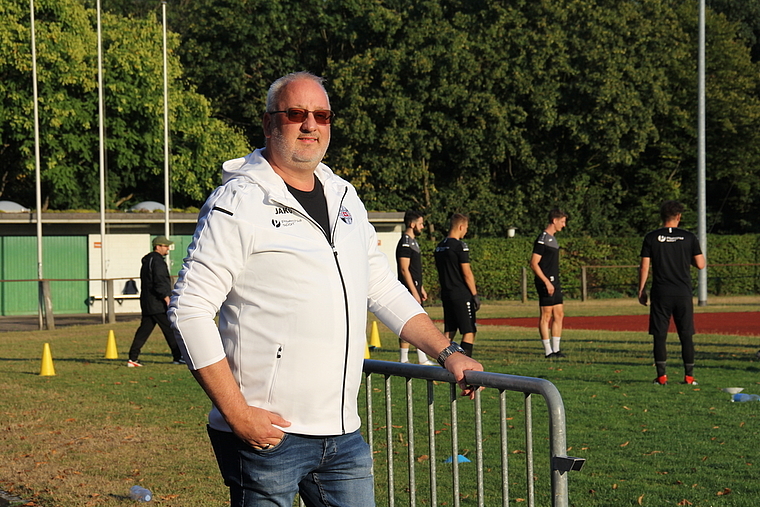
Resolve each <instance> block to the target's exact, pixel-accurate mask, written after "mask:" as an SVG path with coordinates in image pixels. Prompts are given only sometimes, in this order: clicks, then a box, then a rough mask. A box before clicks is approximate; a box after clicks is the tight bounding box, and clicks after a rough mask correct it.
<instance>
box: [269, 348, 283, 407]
mask: <svg viewBox="0 0 760 507" xmlns="http://www.w3.org/2000/svg"><path fill="white" fill-rule="evenodd" d="M281 361H282V344H280V345H278V346H277V353H276V354H275V358H274V368H273V369H272V378H271V379H270V383H269V397H268V399H267V401H268V402H269V403H272V400H274V388H275V386H276V385H277V373H278V372H279V370H280V362H281Z"/></svg>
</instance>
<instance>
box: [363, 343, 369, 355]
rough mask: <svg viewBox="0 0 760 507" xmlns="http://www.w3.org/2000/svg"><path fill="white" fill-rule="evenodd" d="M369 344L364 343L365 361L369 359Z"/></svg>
mask: <svg viewBox="0 0 760 507" xmlns="http://www.w3.org/2000/svg"><path fill="white" fill-rule="evenodd" d="M369 358H370V355H369V344H368V343H367V342H364V359H369Z"/></svg>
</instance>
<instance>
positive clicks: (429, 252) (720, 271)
mask: <svg viewBox="0 0 760 507" xmlns="http://www.w3.org/2000/svg"><path fill="white" fill-rule="evenodd" d="M534 239H535V238H533V237H530V238H529V237H514V238H483V239H477V238H475V239H469V238H467V239H465V242H466V243H467V244H468V245H469V247H470V261H471V263H472V270H473V273H474V274H475V280H476V282H477V285H478V292H479V293H480V295H481V297H483V298H486V299H520V298H521V297H522V269H523V268H526V269H527V270H528V273H527V280H528V297H529V298H530V299H535V298H536V289H535V287H534V285H533V272H532V271H530V268H528V262H529V259H530V256H531V252H532V250H533V241H534ZM557 239H558V241H559V243H560V247H561V251H560V275H561V277H562V287H563V290H564V293H565V295H566V296H567V297H569V298H580V297H581V268H582V267H583V266H594V267H596V266H636V267H619V268H618V267H609V268H601V269H599V268H588V269H587V284H588V285H587V287H588V292H589V295H590V297H595V298H603V297H624V296H634V295H635V294H636V290H637V287H638V269H637V267H638V264H639V253H640V250H641V241H642V238H633V237H630V238H628V237H626V238H587V237H578V238H572V237H564V236H562V235H561V234H560V235H558V236H557ZM419 242H420V248H421V249H422V252H423V256H422V259H423V271H424V284H425V288H426V290H427V292H428V296H429V297H430V299H431V300H437V299H438V298H439V296H438V294H439V290H440V287H439V285H438V273H437V271H436V269H435V261H434V260H433V250H434V248H435V244H436V242H434V241H429V240H425V239H420V240H419ZM707 248H708V252H707V253H708V267H707V269H708V271H707V275H708V284H707V289H708V292H709V293H710V294H714V295H743V294H756V293H758V291H759V289H760V284H759V283H758V281H757V280H758V276H759V275H760V266H741V265H742V264H758V263H760V235H756V234H746V235H742V236H716V235H708V237H707ZM720 264H732V266H720ZM692 279H693V282H694V286H695V294H696V283H697V274H696V269H694V270H693V271H692ZM650 280H651V276H650Z"/></svg>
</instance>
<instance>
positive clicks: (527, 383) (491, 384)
mask: <svg viewBox="0 0 760 507" xmlns="http://www.w3.org/2000/svg"><path fill="white" fill-rule="evenodd" d="M364 373H365V375H366V386H365V387H366V405H367V406H366V408H367V416H366V419H365V423H366V433H365V434H366V435H367V442H368V443H369V445H370V447H371V448H372V450H373V453H375V456H378V455H380V454H381V451H379V450H378V449H376V448H375V438H374V432H375V428H374V414H373V407H374V403H373V397H375V396H377V394H376V390H375V389H374V388H373V386H372V378H373V376H374V375H382V376H383V377H384V391H383V392H384V398H385V430H386V431H385V447H386V449H387V450H386V452H385V456H386V463H387V482H388V488H387V490H388V494H387V496H388V498H387V505H388V506H389V507H395V505H396V496H397V494H396V492H397V491H398V487H397V486H396V484H395V481H396V473H395V463H394V452H393V444H394V437H393V433H394V429H396V428H394V424H393V407H394V397H393V391H394V389H393V386H392V383H391V379H392V378H394V377H397V378H401V379H403V381H404V384H405V393H406V394H405V404H406V434H405V440H406V444H405V445H406V446H407V456H406V465H405V467H406V468H407V470H408V491H409V505H410V506H411V507H415V506H416V504H417V498H416V497H417V495H418V494H421V493H420V492H419V491H418V489H417V474H416V471H415V468H416V467H415V463H416V462H417V456H416V455H415V454H416V453H415V434H414V415H415V409H414V403H413V401H414V393H413V389H412V382H413V381H414V380H423V381H425V382H426V388H427V392H426V405H427V407H426V410H427V414H428V415H427V422H428V428H427V433H428V443H429V445H428V453H429V458H428V459H427V461H429V488H430V493H429V497H426V501H425V502H424V503H425V504H426V505H433V506H435V505H440V504H441V503H443V502H446V503H448V501H447V500H442V501H441V503H439V500H438V490H439V486H438V479H439V471H438V461H439V459H438V458H437V456H436V455H437V452H436V448H437V447H439V442H440V441H437V440H436V433H439V432H438V431H436V426H435V424H436V423H435V408H436V403H435V386H436V384H438V383H444V384H445V385H447V386H448V387H449V397H448V403H449V404H450V419H451V422H450V425H451V426H450V430H451V431H450V433H451V444H450V449H451V458H452V459H451V467H452V468H451V495H452V498H451V504H450V505H453V506H454V507H459V505H460V501H461V498H460V489H461V477H460V475H461V474H460V470H459V461H460V454H459V445H460V444H459V442H460V441H459V437H460V435H459V433H460V431H459V422H458V421H459V414H458V401H457V397H458V394H459V388H458V386H457V385H456V383H454V377H453V375H452V374H451V373H449V372H448V371H447V370H445V369H443V368H439V367H437V366H420V365H416V364H408V363H407V364H402V363H396V362H390V361H376V360H369V359H367V360H365V361H364ZM465 378H466V380H467V383H468V384H472V385H476V386H484V387H486V388H487V389H486V390H485V391H479V392H478V393H477V394H476V396H475V400H474V401H473V402H472V407H473V412H474V414H473V421H474V440H475V442H474V444H475V457H474V461H475V467H476V472H475V482H476V487H477V505H478V506H481V507H482V506H484V505H486V503H485V502H486V498H485V496H486V494H485V488H484V469H485V468H484V467H485V465H484V457H483V454H484V445H483V444H484V436H483V430H484V425H483V413H484V410H483V406H482V396H483V395H482V393H485V392H488V389H490V388H493V389H497V390H498V394H499V396H498V403H499V408H498V413H499V415H498V419H499V437H500V448H499V453H500V458H499V459H500V463H499V465H500V467H501V480H500V489H501V505H503V506H507V505H508V504H509V473H508V472H509V467H508V464H509V463H508V454H509V452H508V447H507V436H508V419H509V418H508V417H507V398H506V392H507V391H516V392H520V393H524V405H523V406H524V411H525V446H526V449H525V455H526V456H525V458H526V477H525V480H526V483H525V484H526V491H527V495H526V496H527V502H526V505H527V506H528V507H534V506H535V501H536V497H535V491H534V455H533V431H532V425H533V413H532V404H531V396H532V395H533V394H540V395H541V396H543V398H544V400H545V401H546V405H547V408H548V416H549V417H548V418H549V468H550V469H551V470H550V473H551V505H552V507H567V505H568V481H567V472H569V471H570V470H580V469H581V468H582V467H583V464H584V462H585V459H583V458H573V457H569V456H566V455H565V453H566V449H567V445H566V433H565V408H564V404H563V402H562V397H561V396H560V394H559V391H558V390H557V388H556V387H555V386H554V384H552V383H551V382H549V381H548V380H544V379H539V378H532V377H520V376H516V375H505V374H499V373H489V372H475V371H472V372H468V373H467V375H466V377H465ZM396 390H397V391H398V389H396ZM463 403H465V404H466V403H469V400H466V401H463ZM378 447H382V444H381V443H378ZM518 452H522V451H518ZM447 462H448V460H447ZM376 463H377V460H376ZM494 467H495V465H494V464H490V465H489V470H490V469H493V468H494ZM441 473H443V472H441ZM380 480H381V478H380V477H378V476H377V475H376V477H375V482H376V484H378V482H379V481H380ZM446 489H447V490H448V487H447V488H446ZM491 496H493V494H492V495H491ZM380 500H381V499H380V498H378V505H381V501H380ZM468 503H471V502H468ZM488 505H489V507H490V506H493V505H496V503H495V501H494V499H493V498H490V497H489V499H488Z"/></svg>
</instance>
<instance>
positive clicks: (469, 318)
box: [434, 213, 480, 357]
mask: <svg viewBox="0 0 760 507" xmlns="http://www.w3.org/2000/svg"><path fill="white" fill-rule="evenodd" d="M469 223H470V220H469V218H467V217H466V216H465V215H462V214H459V213H454V214H453V215H452V216H451V222H450V224H451V225H450V227H449V234H448V236H447V237H446V238H444V240H443V241H441V242H440V243H438V246H437V247H436V248H435V253H434V256H435V267H436V268H437V269H438V281H439V282H440V284H441V301H442V303H443V322H444V325H443V326H444V327H443V334H444V336H446V338H448V339H449V340H453V339H454V336H456V334H457V330H459V332H461V333H462V348H463V349H464V351H465V354H467V355H468V356H470V357H472V347H473V343H474V342H475V333H476V332H477V327H476V321H475V312H477V311H478V309H479V308H480V298H479V297H478V290H477V287H476V286H475V275H473V274H472V269H471V268H470V249H469V248H468V247H467V243H465V242H464V241H462V238H464V236H465V234H467V228H468V227H469Z"/></svg>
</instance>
